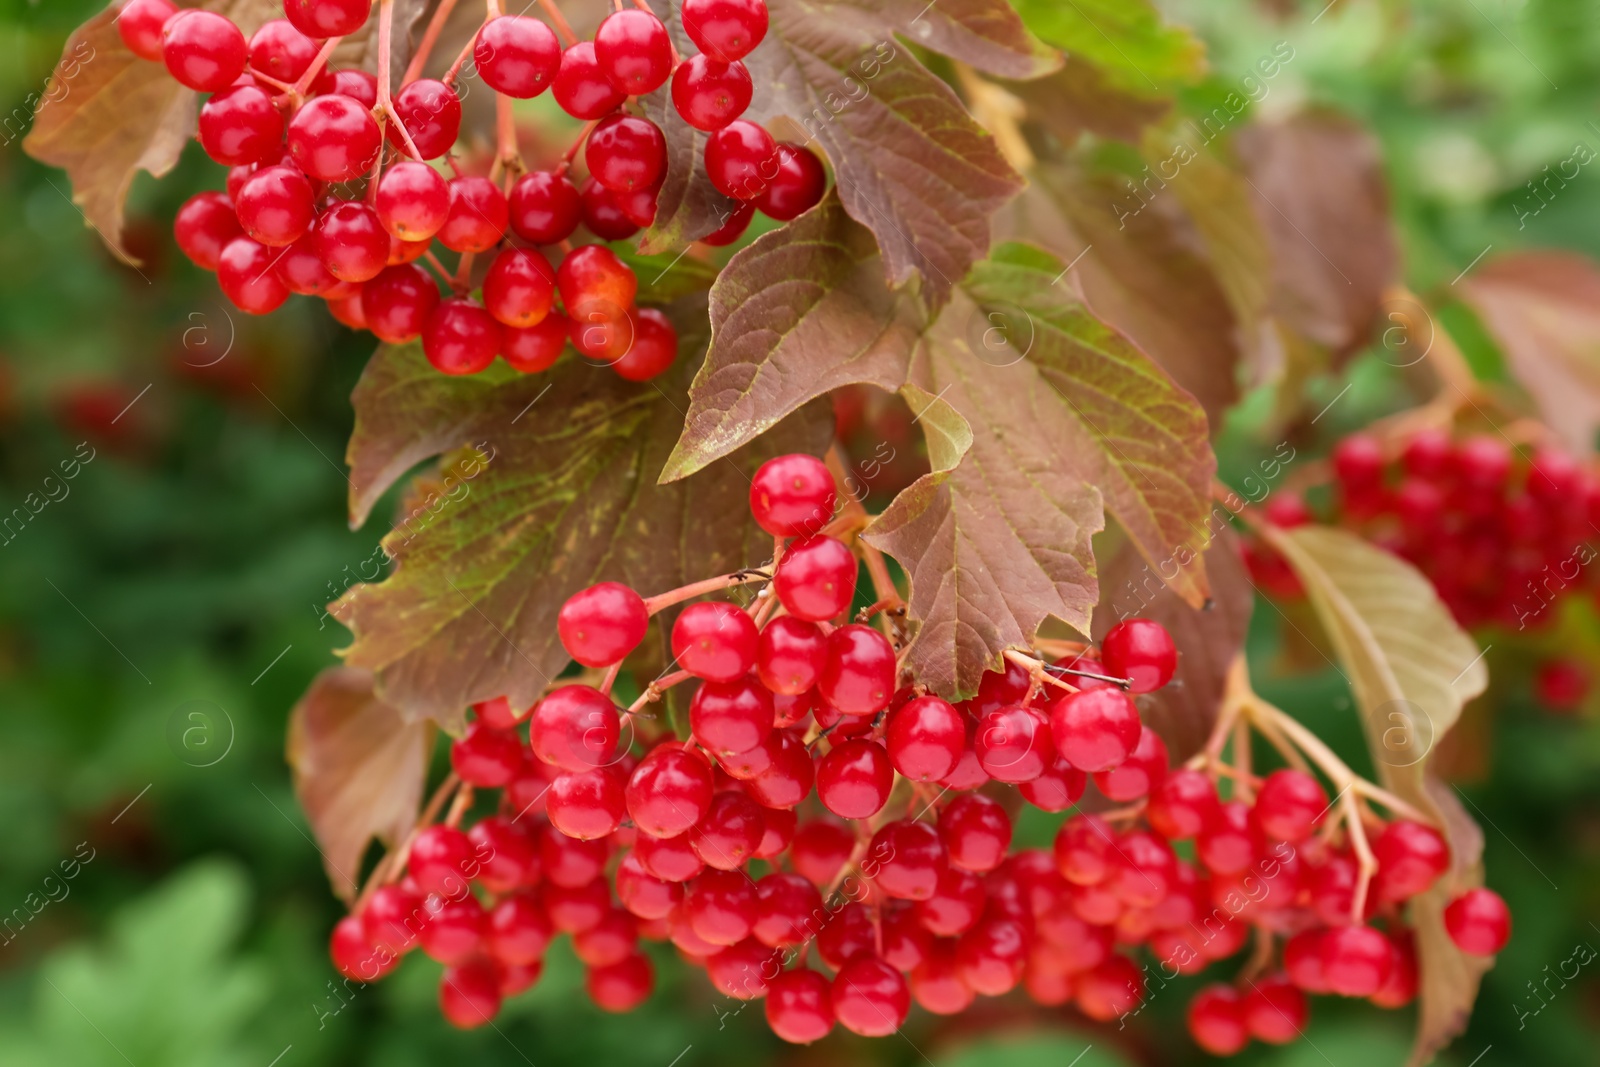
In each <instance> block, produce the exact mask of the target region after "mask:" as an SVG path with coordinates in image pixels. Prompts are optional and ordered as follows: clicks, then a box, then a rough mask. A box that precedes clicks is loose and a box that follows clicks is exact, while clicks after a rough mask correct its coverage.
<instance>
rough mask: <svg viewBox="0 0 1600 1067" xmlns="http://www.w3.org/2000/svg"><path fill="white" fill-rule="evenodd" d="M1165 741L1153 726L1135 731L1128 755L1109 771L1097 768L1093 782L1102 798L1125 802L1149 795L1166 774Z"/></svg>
mask: <svg viewBox="0 0 1600 1067" xmlns="http://www.w3.org/2000/svg"><path fill="white" fill-rule="evenodd" d="M1167 762H1168V759H1167V745H1166V742H1164V741H1162V740H1161V735H1160V734H1158V733H1156V732H1155V731H1154V730H1144V731H1141V732H1140V734H1139V743H1138V744H1137V745H1135V746H1133V751H1132V752H1130V753H1128V758H1127V759H1125V760H1123V761H1122V762H1121V763H1119V764H1117V765H1116V766H1115V767H1113V768H1111V770H1109V771H1097V772H1096V773H1095V776H1094V784H1095V787H1096V788H1097V789H1099V790H1100V792H1102V793H1104V794H1105V795H1106V799H1108V800H1114V801H1116V802H1117V803H1119V804H1126V803H1129V802H1130V801H1134V800H1138V799H1140V798H1141V797H1147V796H1149V795H1150V791H1151V790H1152V789H1154V788H1155V787H1156V786H1158V785H1160V784H1161V781H1162V779H1163V778H1165V777H1166V776H1167Z"/></svg>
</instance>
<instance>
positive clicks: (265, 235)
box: [234, 166, 387, 280]
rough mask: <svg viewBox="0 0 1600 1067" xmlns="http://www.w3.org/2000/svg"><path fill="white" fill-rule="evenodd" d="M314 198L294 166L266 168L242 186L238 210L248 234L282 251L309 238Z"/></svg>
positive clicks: (235, 204) (306, 182)
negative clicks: (307, 234) (307, 236)
mask: <svg viewBox="0 0 1600 1067" xmlns="http://www.w3.org/2000/svg"><path fill="white" fill-rule="evenodd" d="M314 195H315V194H314V193H313V191H312V189H311V183H310V182H308V181H306V176H305V175H304V174H301V173H300V172H299V171H298V170H296V169H295V168H294V167H285V166H279V167H263V168H262V169H261V170H258V171H256V172H255V173H254V174H252V175H251V176H250V179H249V180H248V181H246V182H245V183H244V184H243V185H242V186H241V187H240V189H239V195H238V197H237V198H236V199H235V201H234V207H235V210H237V211H238V215H239V223H240V225H242V226H243V227H244V231H245V233H247V234H249V235H250V237H251V238H252V239H254V240H256V241H259V242H260V243H261V244H264V245H267V246H268V247H270V248H281V247H283V246H285V245H292V244H294V243H295V242H296V241H298V240H299V239H300V238H301V237H303V236H305V234H306V233H307V232H308V231H309V230H310V229H311V224H312V223H313V222H315V221H316V218H317V216H316V208H315V206H314V205H313V198H314ZM385 252H386V253H387V243H386V245H385ZM357 280H359V279H357Z"/></svg>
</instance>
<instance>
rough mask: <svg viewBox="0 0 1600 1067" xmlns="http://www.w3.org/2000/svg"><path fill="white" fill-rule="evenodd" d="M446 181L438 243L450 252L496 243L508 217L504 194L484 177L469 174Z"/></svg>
mask: <svg viewBox="0 0 1600 1067" xmlns="http://www.w3.org/2000/svg"><path fill="white" fill-rule="evenodd" d="M449 184H450V209H449V211H447V212H446V214H445V221H444V225H443V226H441V227H440V228H439V232H438V235H437V236H438V238H439V243H440V244H442V245H444V246H445V247H446V248H448V249H450V250H451V251H452V252H487V251H488V250H489V249H491V248H493V247H494V246H495V245H497V244H499V243H500V239H501V238H502V237H504V236H505V232H506V227H507V226H508V225H509V224H510V219H511V209H510V207H509V206H508V205H507V204H506V198H505V194H504V193H502V192H501V191H500V189H499V187H498V186H496V185H495V184H494V182H492V181H490V180H489V179H488V178H480V177H476V176H472V175H468V176H466V177H461V178H453V179H451V181H450V183H449Z"/></svg>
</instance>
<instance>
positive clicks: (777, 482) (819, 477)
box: [750, 453, 837, 537]
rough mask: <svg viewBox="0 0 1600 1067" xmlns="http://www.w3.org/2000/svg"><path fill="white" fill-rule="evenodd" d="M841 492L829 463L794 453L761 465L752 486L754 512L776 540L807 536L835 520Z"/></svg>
mask: <svg viewBox="0 0 1600 1067" xmlns="http://www.w3.org/2000/svg"><path fill="white" fill-rule="evenodd" d="M836 500H837V492H836V490H835V488H834V484H833V475H832V474H830V473H829V472H828V467H827V464H825V463H823V462H822V460H820V459H818V458H817V457H815V456H808V455H805V454H804V453H792V454H790V455H787V456H778V457H777V458H776V459H770V460H768V461H767V462H765V463H763V464H762V465H761V468H760V469H759V470H757V471H756V476H755V478H754V479H752V481H751V483H750V513H751V514H752V515H753V516H754V517H755V520H756V525H757V526H760V527H761V528H762V529H763V530H765V531H767V532H768V533H770V534H772V535H773V536H775V537H804V536H806V535H808V534H813V533H816V532H817V531H818V530H820V529H822V527H823V526H825V525H827V523H828V521H829V520H830V519H832V518H833V510H834V504H835V502H836Z"/></svg>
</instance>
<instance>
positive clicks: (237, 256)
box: [217, 237, 289, 315]
mask: <svg viewBox="0 0 1600 1067" xmlns="http://www.w3.org/2000/svg"><path fill="white" fill-rule="evenodd" d="M273 255H274V253H273V250H272V249H270V248H268V247H267V246H266V245H263V244H260V243H258V242H256V241H252V240H251V239H250V238H248V237H235V238H234V239H233V240H231V241H229V242H228V243H227V244H226V245H225V246H223V249H222V255H221V256H220V257H219V258H218V260H217V284H218V285H220V286H221V287H222V292H223V294H224V295H226V296H227V298H228V299H229V300H231V301H233V304H234V306H235V307H237V308H239V310H241V311H247V312H249V313H250V314H252V315H266V314H269V313H270V312H273V311H276V310H278V308H280V307H282V306H283V302H284V301H285V300H287V299H289V287H288V286H286V285H284V284H283V281H282V279H280V278H279V277H278V275H277V273H276V272H275V271H274V270H273V269H272V263H273Z"/></svg>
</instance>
